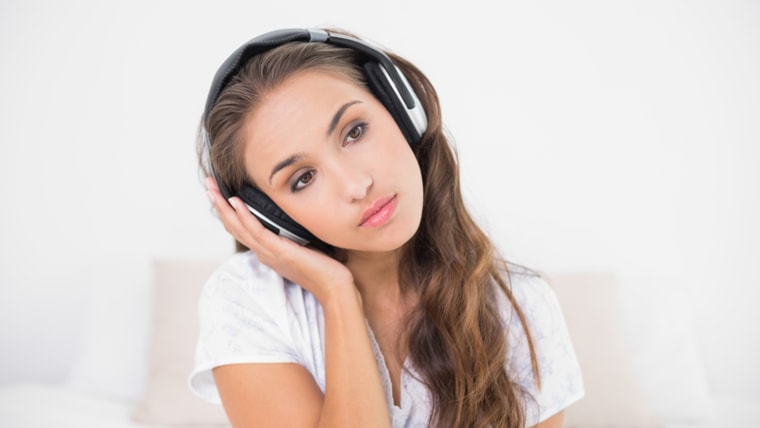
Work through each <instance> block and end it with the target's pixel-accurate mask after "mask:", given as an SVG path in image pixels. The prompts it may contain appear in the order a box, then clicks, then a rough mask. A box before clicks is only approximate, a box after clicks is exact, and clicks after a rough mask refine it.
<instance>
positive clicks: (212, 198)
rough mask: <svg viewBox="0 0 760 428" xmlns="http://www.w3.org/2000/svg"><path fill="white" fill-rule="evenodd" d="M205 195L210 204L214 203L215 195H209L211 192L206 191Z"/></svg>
mask: <svg viewBox="0 0 760 428" xmlns="http://www.w3.org/2000/svg"><path fill="white" fill-rule="evenodd" d="M206 193H207V194H208V199H209V200H210V201H211V203H212V204H215V203H216V195H214V194H213V193H211V190H206Z"/></svg>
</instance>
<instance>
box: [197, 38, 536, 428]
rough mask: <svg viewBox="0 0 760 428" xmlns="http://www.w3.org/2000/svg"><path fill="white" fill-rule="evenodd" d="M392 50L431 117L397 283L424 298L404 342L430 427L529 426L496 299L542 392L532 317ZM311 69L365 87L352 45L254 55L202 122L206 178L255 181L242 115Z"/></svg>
mask: <svg viewBox="0 0 760 428" xmlns="http://www.w3.org/2000/svg"><path fill="white" fill-rule="evenodd" d="M387 54H388V56H389V57H390V58H391V59H392V60H393V62H394V63H395V64H396V65H397V66H398V67H399V69H400V70H401V71H402V72H403V73H404V74H405V75H406V77H407V79H408V80H409V82H410V84H411V85H412V87H413V88H414V89H415V92H416V93H417V95H418V97H419V98H420V101H421V102H422V105H423V107H424V109H425V111H426V113H427V118H428V127H427V130H426V132H425V133H424V135H423V136H422V139H421V141H420V142H419V143H417V144H414V145H412V148H413V150H414V152H415V156H416V157H417V160H418V162H419V165H420V168H421V171H422V177H423V183H424V204H423V214H422V222H421V224H420V227H419V229H418V230H417V232H416V234H415V235H414V237H413V238H412V239H411V240H410V241H409V242H408V243H407V244H405V246H404V247H403V248H402V252H403V255H402V257H401V260H402V262H401V265H400V268H399V269H400V271H399V278H400V279H401V284H402V287H403V289H402V291H410V290H413V291H414V292H415V293H416V294H417V295H418V296H419V303H418V304H417V306H416V307H415V308H414V309H413V310H412V312H411V313H410V314H409V316H408V318H407V323H406V333H407V334H406V340H407V343H408V349H409V357H410V360H411V362H412V364H413V367H414V369H415V371H416V372H417V374H418V375H419V377H420V381H421V382H423V383H424V384H425V385H426V386H427V387H428V389H429V390H430V392H431V396H432V413H431V416H430V425H431V426H436V427H463V426H467V427H510V428H517V427H521V428H522V427H523V426H524V424H525V406H526V405H527V401H528V400H530V397H528V396H527V394H526V393H525V392H524V391H523V389H522V388H520V386H519V383H518V382H517V381H516V380H515V379H514V375H513V374H511V373H510V372H509V370H508V358H509V351H508V346H507V345H508V344H507V340H508V337H507V333H506V332H507V329H506V326H505V323H508V322H510V320H505V319H504V317H503V315H502V314H501V312H500V308H499V307H498V304H497V303H496V302H497V301H498V299H497V298H496V293H504V294H505V295H506V297H507V300H508V301H509V302H510V303H511V306H512V309H513V310H514V313H515V314H516V315H517V318H518V320H519V323H520V325H521V326H522V328H524V329H525V336H526V337H527V340H528V347H529V350H530V355H531V363H532V368H533V372H534V375H535V379H536V382H537V384H538V385H539V386H540V377H539V373H538V364H537V361H536V355H535V350H534V346H533V342H532V340H531V336H530V334H529V331H528V324H527V321H526V318H525V315H524V314H523V312H522V310H521V309H520V307H519V305H518V304H517V302H516V301H515V299H514V297H513V295H512V292H511V289H510V271H511V269H512V266H513V265H511V264H508V263H507V262H505V261H504V260H503V259H501V258H500V257H499V256H498V254H497V252H496V250H495V248H494V246H493V244H492V243H491V241H490V239H489V238H488V237H487V236H486V234H485V233H484V232H483V231H482V230H481V229H480V228H479V227H478V225H477V224H476V223H475V221H474V220H473V218H472V217H471V216H470V214H469V213H468V211H467V209H466V207H465V203H464V201H463V198H462V194H461V189H460V184H459V168H458V164H457V158H456V154H455V151H454V149H453V147H452V146H451V144H450V142H449V139H448V138H447V136H446V133H445V131H444V129H443V124H442V121H441V110H440V105H439V101H438V96H437V94H436V91H435V89H434V88H433V86H432V84H431V83H430V81H429V80H428V79H427V77H425V75H424V74H423V73H422V72H421V71H420V70H419V69H418V68H417V67H415V66H414V65H413V64H412V63H410V62H409V61H407V60H405V59H404V58H401V57H400V56H398V55H395V54H393V53H391V52H387ZM305 70H321V71H326V72H329V73H333V74H337V75H340V76H343V77H346V78H349V79H351V80H352V81H354V82H355V83H356V84H358V85H362V86H364V87H367V83H366V79H365V77H364V74H363V72H362V68H361V58H360V55H359V54H358V53H356V52H355V51H353V50H351V49H346V48H342V47H336V46H333V45H329V44H327V43H303V42H291V43H287V44H284V45H282V46H279V47H277V48H274V49H272V50H270V51H267V52H265V53H263V54H260V55H258V56H256V57H254V58H252V59H251V60H249V62H248V64H246V66H245V67H244V69H243V70H241V72H240V73H238V74H237V75H236V76H235V77H234V78H233V80H232V82H231V83H230V84H229V85H228V86H227V87H226V88H225V89H224V90H223V92H222V93H221V95H220V96H219V99H218V101H217V103H216V104H215V106H214V107H213V109H212V110H211V111H210V113H209V114H208V117H207V118H206V122H205V124H202V126H204V127H205V130H206V132H207V133H208V136H207V138H209V139H210V141H213V142H214V143H213V145H211V148H210V150H209V149H208V147H206V143H205V142H204V139H203V138H199V144H198V154H199V159H200V160H201V165H202V167H204V171H205V174H206V175H210V170H209V169H208V165H207V162H211V164H212V165H213V167H214V171H215V172H216V174H217V176H218V177H219V178H220V179H222V180H224V181H225V183H226V184H227V186H228V187H230V188H231V189H239V188H240V187H241V186H242V184H243V183H244V182H251V181H250V180H249V179H248V175H247V173H246V170H245V165H244V163H243V156H242V155H241V151H242V150H243V141H242V138H241V135H240V134H241V128H242V124H243V121H244V119H245V116H246V114H248V113H249V112H250V111H251V110H253V109H254V108H255V107H256V106H257V105H258V104H259V103H260V102H261V101H262V99H264V97H265V96H266V95H267V94H268V93H269V91H271V90H273V89H274V88H275V87H277V86H278V85H279V84H280V83H282V82H283V81H284V80H285V79H286V78H288V77H289V76H291V75H293V74H295V73H298V72H302V71H305ZM207 156H208V158H207ZM237 245H238V249H244V247H242V246H241V245H240V244H239V243H238V244H237ZM511 322H514V321H511Z"/></svg>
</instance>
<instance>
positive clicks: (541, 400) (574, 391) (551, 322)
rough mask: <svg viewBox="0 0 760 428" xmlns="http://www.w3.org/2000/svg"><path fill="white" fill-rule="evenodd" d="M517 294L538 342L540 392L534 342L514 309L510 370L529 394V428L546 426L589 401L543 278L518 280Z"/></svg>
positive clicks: (510, 320)
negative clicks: (544, 423)
mask: <svg viewBox="0 0 760 428" xmlns="http://www.w3.org/2000/svg"><path fill="white" fill-rule="evenodd" d="M511 287H512V293H513V295H514V298H515V300H516V302H517V304H518V305H519V306H520V309H521V310H522V311H523V314H524V315H525V319H526V322H527V325H528V332H529V334H530V337H531V338H532V340H533V345H534V349H535V352H536V359H537V362H538V370H539V376H540V386H539V384H538V383H537V382H536V377H535V374H534V371H533V367H532V363H531V355H530V348H529V346H528V340H527V336H526V333H525V330H524V329H523V326H522V323H520V320H519V317H518V316H517V314H516V313H515V311H514V309H513V307H512V306H511V305H509V306H508V307H509V308H510V309H508V310H507V311H506V318H505V320H506V323H507V329H508V341H509V342H508V343H509V345H508V346H509V349H510V351H509V352H510V355H508V358H509V363H508V364H509V369H510V372H511V373H512V374H513V376H515V379H516V381H517V382H518V383H519V384H520V386H521V387H522V388H523V389H524V391H525V392H526V393H527V394H526V408H525V413H526V426H533V425H536V424H538V423H539V422H542V421H544V420H546V419H548V418H549V417H551V416H552V415H554V414H556V413H557V412H559V411H561V410H563V409H564V408H566V407H567V406H569V405H570V404H572V403H573V402H575V401H577V400H579V399H580V398H581V397H583V395H584V389H583V378H582V374H581V369H580V365H579V363H578V358H577V357H576V355H575V350H574V349H573V344H572V342H571V340H570V334H569V332H568V329H567V324H566V323H565V319H564V316H563V314H562V309H561V308H560V305H559V301H558V300H557V296H556V294H555V293H554V290H553V289H552V288H551V287H550V286H549V284H548V283H547V282H546V281H545V280H543V279H542V278H541V277H539V276H531V275H528V274H516V275H513V277H512V283H511Z"/></svg>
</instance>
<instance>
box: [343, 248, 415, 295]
mask: <svg viewBox="0 0 760 428" xmlns="http://www.w3.org/2000/svg"><path fill="white" fill-rule="evenodd" d="M400 255H401V252H400V251H398V250H397V251H390V252H385V253H366V252H351V253H349V254H348V258H347V260H346V262H345V265H346V267H347V268H348V269H349V270H350V271H351V273H352V274H353V276H354V283H355V284H356V288H357V289H358V290H359V293H360V294H361V295H362V300H363V301H364V302H365V304H366V303H369V302H373V301H376V300H378V299H380V300H384V299H387V298H389V297H393V296H395V297H400V295H401V287H400V285H399V279H398V268H399V257H400Z"/></svg>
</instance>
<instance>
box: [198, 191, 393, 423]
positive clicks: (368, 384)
mask: <svg viewBox="0 0 760 428" xmlns="http://www.w3.org/2000/svg"><path fill="white" fill-rule="evenodd" d="M209 196H210V197H211V200H212V202H213V203H214V206H215V208H216V210H217V212H218V213H219V215H220V217H221V219H222V222H223V223H224V225H225V228H226V229H227V231H229V232H230V233H231V234H232V235H233V236H234V237H235V238H236V239H237V240H238V241H240V242H242V243H243V244H245V245H246V246H247V247H248V248H250V249H251V250H252V251H253V252H254V253H256V255H257V257H258V258H259V260H261V261H262V262H263V263H264V264H266V265H268V266H269V267H271V268H272V269H274V270H275V271H276V272H277V273H279V274H280V275H281V276H283V277H285V278H288V279H290V280H291V281H293V282H295V283H297V284H299V285H301V286H302V287H304V288H305V289H307V290H308V291H310V292H311V293H312V294H313V295H314V296H315V297H316V298H317V299H318V300H319V302H320V304H321V305H322V309H323V313H324V319H325V348H326V349H325V354H326V355H325V373H326V385H325V393H324V395H323V394H322V392H321V391H320V390H319V388H318V387H317V385H316V382H315V381H314V379H313V378H312V377H311V375H310V373H309V372H308V371H307V370H306V369H305V368H303V367H301V366H299V365H297V364H235V365H227V366H222V367H218V368H216V369H215V370H214V379H215V381H216V383H217V389H218V390H219V394H220V396H221V398H222V403H223V405H224V408H225V411H226V412H227V415H228V417H229V419H230V422H231V423H232V424H233V426H236V427H237V426H252V425H255V426H257V427H267V426H277V427H288V426H294V427H295V426H297V427H305V426H311V427H317V426H330V427H340V426H362V427H389V426H390V417H389V415H388V407H387V404H386V401H385V393H384V390H383V386H382V381H381V379H380V374H379V371H378V367H377V361H376V360H375V356H374V352H373V350H372V346H371V341H370V338H369V332H368V330H367V326H366V321H365V317H364V313H363V310H362V305H361V298H360V295H359V293H358V291H357V290H356V287H355V286H354V283H353V277H352V275H351V273H350V272H349V271H348V269H347V268H346V267H345V266H343V265H342V264H340V263H339V262H337V261H335V260H333V259H331V258H329V257H327V256H326V255H324V254H321V253H318V252H316V251H313V250H310V249H307V248H304V247H301V246H299V245H297V244H295V243H293V242H291V241H289V240H287V239H284V238H280V237H279V236H277V235H275V234H273V233H271V232H270V231H268V230H266V229H265V228H264V227H263V226H262V225H261V224H260V223H259V221H258V220H256V219H255V218H254V217H253V215H251V213H250V212H248V210H247V209H245V208H244V205H243V204H242V202H241V201H240V200H238V199H236V198H233V199H232V201H231V202H232V203H233V204H234V205H237V206H239V207H243V208H242V209H233V207H231V206H230V205H228V204H227V203H226V202H225V201H224V199H223V198H222V197H221V195H220V194H219V191H218V188H216V185H215V183H213V181H212V180H209Z"/></svg>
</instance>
